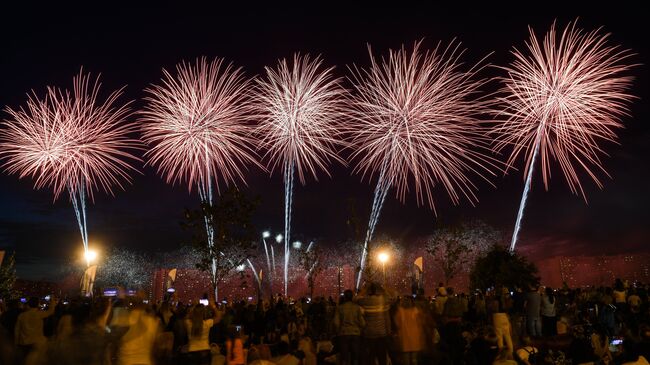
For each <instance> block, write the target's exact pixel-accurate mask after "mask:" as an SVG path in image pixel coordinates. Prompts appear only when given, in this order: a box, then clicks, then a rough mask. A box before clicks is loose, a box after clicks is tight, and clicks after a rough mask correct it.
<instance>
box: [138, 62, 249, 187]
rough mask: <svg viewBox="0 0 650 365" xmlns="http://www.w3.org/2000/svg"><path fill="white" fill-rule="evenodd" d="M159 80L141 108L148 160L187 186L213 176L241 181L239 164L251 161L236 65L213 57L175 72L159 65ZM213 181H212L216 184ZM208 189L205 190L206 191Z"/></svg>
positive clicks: (244, 93) (244, 85) (243, 88)
mask: <svg viewBox="0 0 650 365" xmlns="http://www.w3.org/2000/svg"><path fill="white" fill-rule="evenodd" d="M163 73H164V78H163V79H162V84H161V85H154V86H151V88H149V89H147V90H146V91H147V92H148V93H149V96H148V97H147V98H146V101H147V102H148V104H147V106H146V107H145V109H144V111H142V112H141V116H142V117H141V121H142V122H143V127H142V130H143V135H144V140H145V142H146V143H147V144H149V145H150V146H152V147H151V150H150V151H148V152H147V156H148V163H150V164H152V165H154V166H157V168H158V172H159V173H160V174H162V175H163V176H165V179H166V181H167V182H168V183H176V182H186V183H187V184H188V187H189V189H190V190H191V189H192V187H194V186H197V185H198V186H199V188H200V189H201V190H203V191H208V190H210V188H209V187H210V184H211V182H212V181H213V180H214V181H215V182H216V183H217V184H218V182H219V180H220V179H221V180H223V181H224V182H225V184H226V185H228V184H230V183H236V182H237V181H244V176H243V171H242V169H243V167H244V166H246V165H247V164H254V165H256V164H257V162H256V159H255V157H254V156H255V154H254V153H253V151H252V149H251V146H252V145H253V138H252V135H253V130H252V127H251V125H250V123H249V121H250V119H251V112H252V105H251V103H250V98H249V92H248V91H249V89H250V87H251V85H250V81H249V80H248V79H247V78H246V77H245V76H244V73H243V72H242V70H241V68H235V67H234V66H233V65H232V64H228V65H224V61H223V59H220V58H217V59H215V60H213V61H212V62H210V63H208V62H207V61H206V59H205V58H202V59H200V60H197V61H196V63H195V64H188V63H185V62H183V63H180V64H179V65H177V66H176V75H175V76H174V75H172V74H171V73H169V72H168V71H166V70H163ZM217 186H218V185H217ZM208 193H209V191H208Z"/></svg>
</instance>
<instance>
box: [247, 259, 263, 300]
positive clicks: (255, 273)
mask: <svg viewBox="0 0 650 365" xmlns="http://www.w3.org/2000/svg"><path fill="white" fill-rule="evenodd" d="M246 262H247V263H248V266H249V267H250V268H251V270H252V271H253V276H255V280H256V281H257V289H258V293H261V291H262V280H260V276H259V275H258V274H257V271H256V270H255V266H253V263H252V262H251V260H250V259H246Z"/></svg>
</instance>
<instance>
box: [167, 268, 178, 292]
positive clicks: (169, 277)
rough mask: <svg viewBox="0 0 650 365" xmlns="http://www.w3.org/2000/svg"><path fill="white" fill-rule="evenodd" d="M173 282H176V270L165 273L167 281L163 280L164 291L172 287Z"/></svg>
mask: <svg viewBox="0 0 650 365" xmlns="http://www.w3.org/2000/svg"><path fill="white" fill-rule="evenodd" d="M174 281H176V269H171V270H169V272H168V273H167V280H165V290H168V289H169V288H171V287H173V286H174Z"/></svg>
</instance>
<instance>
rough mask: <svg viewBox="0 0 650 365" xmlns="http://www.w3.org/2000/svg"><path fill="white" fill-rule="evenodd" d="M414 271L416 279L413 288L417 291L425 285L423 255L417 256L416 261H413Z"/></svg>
mask: <svg viewBox="0 0 650 365" xmlns="http://www.w3.org/2000/svg"><path fill="white" fill-rule="evenodd" d="M413 271H414V275H413V279H415V280H414V283H413V290H414V291H415V292H417V291H418V290H419V289H421V288H422V287H423V285H422V277H423V275H422V273H423V271H424V263H423V260H422V256H420V257H418V258H416V259H415V261H414V262H413Z"/></svg>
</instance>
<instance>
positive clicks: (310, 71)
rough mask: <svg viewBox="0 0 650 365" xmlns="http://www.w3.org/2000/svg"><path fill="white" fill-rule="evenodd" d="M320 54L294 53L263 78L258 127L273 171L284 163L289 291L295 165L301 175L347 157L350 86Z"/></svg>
mask: <svg viewBox="0 0 650 365" xmlns="http://www.w3.org/2000/svg"><path fill="white" fill-rule="evenodd" d="M321 64H322V61H321V60H320V58H318V57H317V58H315V59H311V58H310V57H309V56H308V55H306V56H300V55H297V54H296V55H294V57H293V63H292V64H291V65H289V63H288V62H287V60H286V59H283V60H281V61H280V62H279V63H278V66H277V68H276V69H272V68H269V67H266V77H265V78H264V79H260V80H258V83H257V97H256V99H257V100H256V101H257V108H258V116H259V119H260V123H259V126H258V128H257V132H258V135H259V136H260V139H261V141H260V145H261V148H262V149H265V150H266V154H265V156H264V157H265V158H266V160H267V161H268V165H269V167H270V169H271V171H273V170H275V169H276V168H278V167H280V166H281V167H282V171H283V175H284V187H285V218H284V219H285V228H284V293H285V295H286V294H287V290H288V289H287V288H288V287H287V285H288V281H289V279H288V271H289V256H290V245H289V242H290V237H291V207H292V199H293V180H294V179H293V177H294V170H297V171H298V177H299V178H300V181H301V182H302V183H303V184H304V183H305V175H307V174H310V175H312V176H313V177H314V178H316V171H317V170H323V171H325V173H327V174H328V175H329V172H328V171H327V165H328V162H329V161H330V160H336V161H340V162H343V160H342V159H341V158H340V157H338V155H337V153H336V146H337V145H340V144H341V143H342V142H341V141H342V138H341V136H340V132H341V128H340V122H341V119H342V118H343V117H344V116H345V113H344V110H345V99H344V95H345V90H344V89H343V88H342V87H341V85H340V81H341V80H340V79H338V78H335V77H334V76H333V70H334V68H333V67H330V68H325V69H323V68H321Z"/></svg>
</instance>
